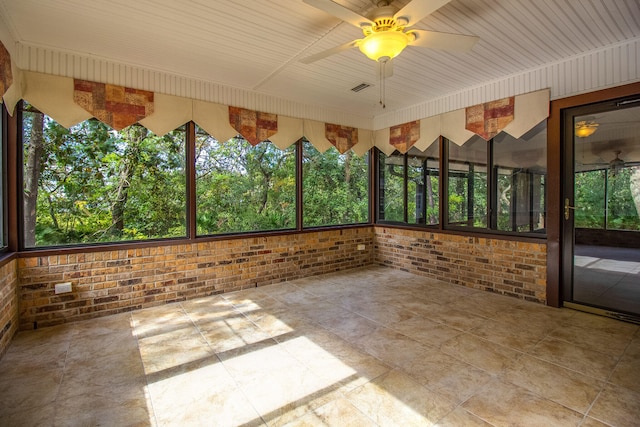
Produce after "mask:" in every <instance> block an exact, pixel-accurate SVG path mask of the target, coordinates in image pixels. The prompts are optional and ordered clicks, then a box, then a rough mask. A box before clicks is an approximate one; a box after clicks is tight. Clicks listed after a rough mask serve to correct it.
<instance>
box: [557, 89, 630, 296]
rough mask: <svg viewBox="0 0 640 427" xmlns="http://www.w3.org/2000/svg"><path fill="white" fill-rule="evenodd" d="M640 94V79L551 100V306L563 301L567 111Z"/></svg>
mask: <svg viewBox="0 0 640 427" xmlns="http://www.w3.org/2000/svg"><path fill="white" fill-rule="evenodd" d="M634 95H640V82H637V83H631V84H628V85H624V86H617V87H614V88H610V89H604V90H599V91H596V92H589V93H585V94H582V95H576V96H572V97H568V98H562V99H558V100H555V101H551V105H550V111H549V119H548V121H547V305H550V306H552V307H561V306H562V302H563V296H562V292H563V283H562V282H563V278H562V276H563V262H564V259H563V254H562V251H563V243H564V241H563V238H564V237H563V234H564V228H563V227H564V221H563V208H562V206H563V204H562V203H563V200H562V197H563V194H564V189H565V188H564V186H565V183H564V179H563V177H564V174H563V172H564V171H565V168H564V165H563V162H564V138H563V133H564V125H563V123H562V122H563V117H562V116H563V114H562V112H563V110H565V109H567V108H573V107H579V106H582V105H588V104H593V103H598V102H603V101H607V100H611V99H616V98H623V97H625V96H634Z"/></svg>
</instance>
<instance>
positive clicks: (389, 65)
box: [374, 59, 393, 79]
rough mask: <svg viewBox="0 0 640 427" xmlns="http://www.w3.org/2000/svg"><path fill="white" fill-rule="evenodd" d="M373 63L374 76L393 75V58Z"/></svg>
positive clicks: (387, 76)
mask: <svg viewBox="0 0 640 427" xmlns="http://www.w3.org/2000/svg"><path fill="white" fill-rule="evenodd" d="M374 65H375V73H376V77H384V78H385V79H386V78H389V77H391V76H393V59H387V61H386V62H383V61H376V62H375V64H374Z"/></svg>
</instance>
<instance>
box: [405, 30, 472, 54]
mask: <svg viewBox="0 0 640 427" xmlns="http://www.w3.org/2000/svg"><path fill="white" fill-rule="evenodd" d="M407 34H413V35H414V36H415V40H413V41H412V42H410V43H409V46H420V47H428V48H431V49H442V50H451V51H454V52H468V51H470V50H471V48H473V46H474V45H475V44H476V43H477V42H478V40H480V38H479V37H476V36H467V35H464V34H450V33H440V32H437V31H427V30H412V31H408V32H407Z"/></svg>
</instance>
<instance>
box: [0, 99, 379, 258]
mask: <svg viewBox="0 0 640 427" xmlns="http://www.w3.org/2000/svg"><path fill="white" fill-rule="evenodd" d="M22 109H23V102H22V101H20V102H19V103H18V105H17V106H16V114H15V115H14V116H13V117H14V120H15V124H16V128H17V129H16V131H15V137H14V138H13V143H14V144H15V153H14V156H15V157H16V159H17V161H16V167H15V168H14V169H15V170H13V172H10V174H13V175H15V176H14V177H13V179H12V180H13V181H14V182H15V187H16V188H15V193H16V194H15V197H14V198H13V199H15V200H16V201H17V203H16V205H17V206H16V208H15V210H16V219H15V220H12V224H13V222H15V223H16V224H15V226H16V227H13V226H12V228H16V230H15V236H14V240H15V246H16V248H14V249H13V250H14V251H16V252H25V253H29V254H30V255H32V256H38V255H41V254H42V255H50V254H66V253H80V252H97V251H103V250H114V249H121V250H127V249H134V248H141V247H158V246H165V245H176V244H189V243H201V242H202V243H204V242H210V241H217V240H233V239H246V238H252V237H265V236H283V235H296V234H300V233H312V232H317V231H318V230H332V229H338V230H339V229H354V228H366V227H370V226H372V225H373V220H372V218H373V216H372V204H373V194H374V193H373V182H372V181H373V180H372V177H373V173H374V171H375V167H374V166H373V164H372V162H373V160H372V159H373V151H372V150H370V151H369V152H368V153H367V154H366V155H367V156H368V157H369V159H368V164H367V181H368V192H367V197H368V200H367V204H368V208H367V221H366V222H363V223H353V224H334V225H321V226H312V227H303V223H302V193H303V188H302V186H303V177H302V160H303V157H302V155H303V153H302V143H301V140H298V141H296V142H295V143H294V144H293V145H295V152H296V154H295V179H296V184H295V192H296V194H295V196H296V209H295V211H296V214H295V215H296V225H295V227H294V228H287V229H278V230H261V231H243V232H233V233H220V234H214V235H197V230H196V228H197V224H196V170H195V169H196V168H195V154H196V153H195V152H196V126H197V125H196V123H194V122H193V121H189V122H187V123H185V124H184V125H183V126H185V138H186V140H185V150H186V153H185V161H186V167H185V173H186V175H187V176H186V192H187V199H186V207H185V209H186V211H185V215H186V236H179V237H166V238H154V239H141V240H123V241H113V242H96V243H76V244H68V245H52V246H36V247H29V248H27V247H25V246H24V226H23V223H24V191H23V187H24V179H23V175H24V169H23V154H22V152H23V144H24V142H23V129H22V128H23V126H22V121H23V117H22ZM3 132H5V133H6V132H7V131H6V129H4V128H3ZM6 139H7V141H8V138H6ZM267 143H270V142H267ZM5 160H6V159H5ZM11 185H13V184H11ZM13 199H12V200H13ZM4 207H5V208H6V206H4ZM12 228H9V230H11V229H12ZM9 239H11V236H9ZM0 253H1V251H0Z"/></svg>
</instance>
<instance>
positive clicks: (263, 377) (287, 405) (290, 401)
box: [234, 363, 340, 426]
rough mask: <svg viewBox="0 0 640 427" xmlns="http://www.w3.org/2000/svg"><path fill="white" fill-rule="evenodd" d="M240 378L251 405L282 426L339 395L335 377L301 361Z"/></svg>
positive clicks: (263, 415) (273, 422)
mask: <svg viewBox="0 0 640 427" xmlns="http://www.w3.org/2000/svg"><path fill="white" fill-rule="evenodd" d="M234 378H235V379H237V381H238V383H239V385H240V388H241V389H242V391H243V393H244V394H245V396H247V399H248V400H249V402H251V405H252V406H253V407H254V408H255V409H256V410H257V411H258V413H259V414H260V416H261V417H262V419H263V420H264V421H265V422H266V423H267V424H269V425H274V426H281V425H284V424H286V423H288V422H291V421H293V420H295V419H297V418H299V417H301V416H303V415H304V414H306V413H307V412H308V411H310V410H312V409H315V408H316V407H320V406H322V405H324V404H326V403H328V402H329V401H331V400H334V399H336V398H337V397H338V396H340V393H339V392H338V391H337V387H336V386H335V385H334V384H333V383H332V381H330V380H327V379H323V378H319V377H318V376H316V375H315V374H313V373H312V372H311V371H310V370H308V369H307V368H305V367H304V366H302V365H301V364H293V363H290V364H289V365H288V366H287V367H286V368H282V369H273V370H270V371H269V372H263V373H261V374H260V375H257V376H254V377H252V378H249V377H247V376H244V375H243V376H241V378H238V376H237V375H234Z"/></svg>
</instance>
